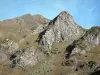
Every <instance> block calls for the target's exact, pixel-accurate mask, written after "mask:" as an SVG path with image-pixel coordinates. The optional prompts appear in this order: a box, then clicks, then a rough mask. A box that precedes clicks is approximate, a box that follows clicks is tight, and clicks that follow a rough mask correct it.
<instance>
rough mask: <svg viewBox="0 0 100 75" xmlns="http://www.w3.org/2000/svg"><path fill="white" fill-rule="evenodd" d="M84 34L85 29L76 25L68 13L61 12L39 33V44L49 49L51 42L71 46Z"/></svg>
mask: <svg viewBox="0 0 100 75" xmlns="http://www.w3.org/2000/svg"><path fill="white" fill-rule="evenodd" d="M84 33H85V29H83V28H82V27H80V26H79V25H77V24H76V23H75V22H74V20H73V18H72V16H71V15H70V14H69V13H68V12H66V11H63V12H61V13H60V14H59V15H58V16H57V17H56V18H54V19H53V20H52V21H50V22H49V25H48V27H47V28H46V29H45V30H44V31H43V32H42V33H40V34H41V35H40V38H39V43H40V44H43V45H47V47H48V48H49V49H51V46H52V44H53V42H56V43H57V42H67V44H71V43H72V42H73V41H74V40H76V39H78V38H79V37H81V36H82V35H84Z"/></svg>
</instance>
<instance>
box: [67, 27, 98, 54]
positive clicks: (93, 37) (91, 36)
mask: <svg viewBox="0 0 100 75" xmlns="http://www.w3.org/2000/svg"><path fill="white" fill-rule="evenodd" d="M99 45H100V27H99V26H97V27H92V28H91V29H89V30H88V31H87V32H86V33H85V34H84V36H82V37H81V38H80V39H78V40H76V41H74V42H73V43H72V44H71V45H70V46H69V47H67V49H68V50H69V51H72V54H73V53H77V52H78V53H80V54H81V53H83V54H84V53H86V51H90V50H91V49H92V48H94V47H96V46H99ZM70 47H72V48H70Z"/></svg>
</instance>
